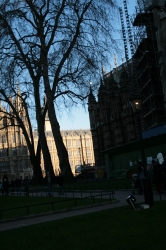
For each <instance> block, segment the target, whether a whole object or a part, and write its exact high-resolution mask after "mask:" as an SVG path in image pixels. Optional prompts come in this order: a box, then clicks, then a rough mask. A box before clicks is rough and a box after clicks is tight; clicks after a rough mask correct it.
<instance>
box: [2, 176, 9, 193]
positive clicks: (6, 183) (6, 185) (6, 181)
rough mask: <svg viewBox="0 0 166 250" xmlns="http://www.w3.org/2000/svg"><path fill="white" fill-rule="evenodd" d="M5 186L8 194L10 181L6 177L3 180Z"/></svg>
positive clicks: (5, 191)
mask: <svg viewBox="0 0 166 250" xmlns="http://www.w3.org/2000/svg"><path fill="white" fill-rule="evenodd" d="M3 188H4V194H5V195H8V194H9V182H8V180H7V179H4V181H3Z"/></svg>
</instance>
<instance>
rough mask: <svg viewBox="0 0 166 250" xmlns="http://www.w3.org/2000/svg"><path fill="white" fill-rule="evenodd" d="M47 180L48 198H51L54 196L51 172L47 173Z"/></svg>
mask: <svg viewBox="0 0 166 250" xmlns="http://www.w3.org/2000/svg"><path fill="white" fill-rule="evenodd" d="M46 178H47V190H48V196H49V197H51V196H52V182H51V176H50V172H47V176H46Z"/></svg>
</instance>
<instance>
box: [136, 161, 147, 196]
mask: <svg viewBox="0 0 166 250" xmlns="http://www.w3.org/2000/svg"><path fill="white" fill-rule="evenodd" d="M137 171H138V185H139V194H141V193H143V192H144V185H143V179H145V175H144V168H143V164H142V161H139V162H138V168H137Z"/></svg>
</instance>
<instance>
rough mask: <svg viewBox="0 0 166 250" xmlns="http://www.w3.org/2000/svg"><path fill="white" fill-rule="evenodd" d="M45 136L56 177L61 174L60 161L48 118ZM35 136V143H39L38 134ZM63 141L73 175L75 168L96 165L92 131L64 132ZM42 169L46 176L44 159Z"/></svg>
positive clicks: (62, 132) (62, 133)
mask: <svg viewBox="0 0 166 250" xmlns="http://www.w3.org/2000/svg"><path fill="white" fill-rule="evenodd" d="M45 134H46V138H47V143H48V147H49V151H50V154H51V159H52V164H53V167H54V172H55V174H56V175H58V173H59V159H58V155H57V150H56V146H55V142H54V139H53V136H52V131H51V125H50V122H49V119H48V116H46V120H45ZM34 135H35V137H34V138H35V142H36V143H37V133H34ZM61 135H62V139H63V142H64V145H65V146H66V149H67V151H68V156H69V162H70V166H71V169H72V173H73V175H75V166H76V165H80V164H81V165H83V164H90V165H94V164H95V160H94V152H93V142H92V135H91V131H90V130H88V129H85V130H84V129H80V130H62V131H61ZM41 168H42V171H43V175H45V171H44V161H43V157H42V159H41Z"/></svg>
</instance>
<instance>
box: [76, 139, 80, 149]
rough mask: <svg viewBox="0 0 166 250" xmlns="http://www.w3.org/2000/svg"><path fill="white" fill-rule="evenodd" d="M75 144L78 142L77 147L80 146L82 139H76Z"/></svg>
mask: <svg viewBox="0 0 166 250" xmlns="http://www.w3.org/2000/svg"><path fill="white" fill-rule="evenodd" d="M75 144H76V147H77V148H78V147H80V140H76V141H75Z"/></svg>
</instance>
